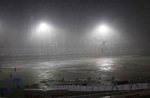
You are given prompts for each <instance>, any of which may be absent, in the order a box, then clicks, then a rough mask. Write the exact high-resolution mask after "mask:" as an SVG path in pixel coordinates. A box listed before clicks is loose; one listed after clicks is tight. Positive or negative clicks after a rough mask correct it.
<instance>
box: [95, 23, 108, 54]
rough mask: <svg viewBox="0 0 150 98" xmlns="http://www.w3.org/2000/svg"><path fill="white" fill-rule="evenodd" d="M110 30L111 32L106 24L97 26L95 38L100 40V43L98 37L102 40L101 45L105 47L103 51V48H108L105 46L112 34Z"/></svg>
mask: <svg viewBox="0 0 150 98" xmlns="http://www.w3.org/2000/svg"><path fill="white" fill-rule="evenodd" d="M109 32H110V29H109V27H108V26H106V25H101V26H98V27H97V28H96V35H95V36H96V37H95V40H96V41H98V44H99V40H98V39H100V40H102V41H101V44H100V45H101V46H102V47H103V49H102V51H101V52H103V50H105V49H106V47H105V46H106V41H107V40H108V36H109V35H110V33H109Z"/></svg>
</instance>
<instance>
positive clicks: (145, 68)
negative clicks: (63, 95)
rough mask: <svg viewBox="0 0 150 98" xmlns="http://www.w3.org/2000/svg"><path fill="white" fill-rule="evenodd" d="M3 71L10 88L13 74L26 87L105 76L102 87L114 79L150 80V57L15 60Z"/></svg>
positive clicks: (0, 77)
mask: <svg viewBox="0 0 150 98" xmlns="http://www.w3.org/2000/svg"><path fill="white" fill-rule="evenodd" d="M15 67H16V68H17V72H14V69H13V68H15ZM2 68H3V73H0V86H9V87H14V86H13V85H12V79H11V78H10V77H9V73H10V72H12V75H13V78H15V77H20V78H22V79H23V84H22V86H25V85H26V84H29V85H34V84H38V85H39V86H40V87H47V88H50V87H51V86H52V84H55V83H65V82H64V81H62V82H50V80H51V79H60V78H65V79H67V80H76V78H80V79H86V78H88V77H91V78H92V79H96V78H97V77H101V78H102V82H101V84H105V85H106V84H110V83H111V77H115V78H116V79H118V80H137V79H138V78H139V77H141V78H143V79H150V76H149V74H150V57H132V58H128V57H124V58H121V57H105V58H88V57H87V58H76V59H65V60H64V59H63V60H61V59H59V60H56V59H55V60H45V61H44V60H42V61H41V60H39V61H11V62H2ZM75 82H77V81H75ZM67 83H68V82H67ZM70 83H71V82H70ZM91 84H92V83H91Z"/></svg>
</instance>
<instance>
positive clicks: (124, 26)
mask: <svg viewBox="0 0 150 98" xmlns="http://www.w3.org/2000/svg"><path fill="white" fill-rule="evenodd" d="M0 12H1V13H0V47H1V48H41V47H44V48H47V47H49V45H50V44H52V43H54V44H56V47H57V49H58V50H59V51H62V50H65V51H67V50H68V51H74V52H75V53H81V52H83V51H84V50H87V51H88V50H92V51H93V52H94V51H97V50H103V49H107V50H109V51H110V50H111V51H118V50H136V49H143V47H144V48H146V49H149V47H148V46H149V45H148V44H149V35H150V33H149V31H150V29H149V24H150V19H149V17H150V14H149V12H150V7H149V2H148V0H144V1H142V0H136V1H134V0H132V1H131V0H122V1H121V0H23V1H20V0H1V1H0ZM41 24H42V25H41ZM40 25H41V27H40V28H44V29H43V30H42V29H40V30H37V29H39V28H38V27H39V26H40ZM100 26H103V27H102V28H104V29H109V30H108V31H107V32H105V30H104V31H103V30H102V31H100V32H104V33H103V34H101V33H100V32H98V31H97V29H98V28H99V27H100ZM46 29H47V30H46ZM44 34H45V35H44ZM143 43H145V44H144V45H143ZM100 52H101V51H100Z"/></svg>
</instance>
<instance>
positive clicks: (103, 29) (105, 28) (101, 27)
mask: <svg viewBox="0 0 150 98" xmlns="http://www.w3.org/2000/svg"><path fill="white" fill-rule="evenodd" d="M99 31H100V32H107V31H108V27H107V26H105V25H102V26H100V27H99Z"/></svg>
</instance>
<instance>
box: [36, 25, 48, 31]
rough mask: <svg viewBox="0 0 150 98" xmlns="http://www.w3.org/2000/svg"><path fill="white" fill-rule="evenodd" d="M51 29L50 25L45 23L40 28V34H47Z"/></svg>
mask: <svg viewBox="0 0 150 98" xmlns="http://www.w3.org/2000/svg"><path fill="white" fill-rule="evenodd" d="M48 29H49V27H48V25H47V24H45V23H41V24H40V26H39V28H38V31H39V32H46V31H47V30H48Z"/></svg>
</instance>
